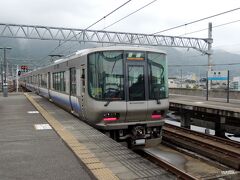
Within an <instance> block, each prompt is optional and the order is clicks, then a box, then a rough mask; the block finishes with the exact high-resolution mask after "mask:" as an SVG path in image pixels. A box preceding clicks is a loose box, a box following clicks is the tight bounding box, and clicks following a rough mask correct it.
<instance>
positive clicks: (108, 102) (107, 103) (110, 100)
mask: <svg viewBox="0 0 240 180" xmlns="http://www.w3.org/2000/svg"><path fill="white" fill-rule="evenodd" d="M110 102H112V99H109V100H108V101H107V102H106V104H104V106H105V107H106V106H108V105H109V104H110Z"/></svg>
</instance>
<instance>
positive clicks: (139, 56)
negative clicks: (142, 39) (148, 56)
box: [127, 52, 145, 61]
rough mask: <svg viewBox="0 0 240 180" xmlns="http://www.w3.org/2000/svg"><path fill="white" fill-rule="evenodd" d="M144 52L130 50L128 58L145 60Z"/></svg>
mask: <svg viewBox="0 0 240 180" xmlns="http://www.w3.org/2000/svg"><path fill="white" fill-rule="evenodd" d="M144 56H145V54H144V52H128V53H127V60H129V61H144Z"/></svg>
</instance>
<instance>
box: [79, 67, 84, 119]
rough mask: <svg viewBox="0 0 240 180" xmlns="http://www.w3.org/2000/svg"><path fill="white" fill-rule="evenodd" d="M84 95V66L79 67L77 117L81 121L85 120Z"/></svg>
mask: <svg viewBox="0 0 240 180" xmlns="http://www.w3.org/2000/svg"><path fill="white" fill-rule="evenodd" d="M85 94H86V69H85V64H83V65H81V67H80V102H79V103H80V109H81V110H80V113H79V116H80V118H81V119H83V120H84V119H85V112H86V110H85V108H86V107H85V106H86V99H85Z"/></svg>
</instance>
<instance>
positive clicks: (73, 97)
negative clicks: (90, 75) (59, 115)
mask: <svg viewBox="0 0 240 180" xmlns="http://www.w3.org/2000/svg"><path fill="white" fill-rule="evenodd" d="M69 72H70V74H69V92H70V96H69V100H70V105H71V111H72V112H73V113H76V114H78V113H79V111H80V108H79V102H78V98H77V79H76V68H75V67H73V68H70V70H69Z"/></svg>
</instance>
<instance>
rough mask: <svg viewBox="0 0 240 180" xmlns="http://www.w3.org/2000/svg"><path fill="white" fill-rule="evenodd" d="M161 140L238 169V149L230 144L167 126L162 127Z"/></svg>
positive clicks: (239, 162)
mask: <svg viewBox="0 0 240 180" xmlns="http://www.w3.org/2000/svg"><path fill="white" fill-rule="evenodd" d="M163 131H164V132H163V140H164V141H166V142H171V143H173V144H177V145H179V146H182V147H183V148H186V149H190V150H192V151H195V152H197V153H200V154H202V155H204V156H206V157H208V158H211V159H214V160H217V161H219V162H221V163H223V164H226V165H228V166H231V167H233V168H235V169H240V149H239V148H236V147H232V148H231V146H230V145H225V144H221V143H219V142H217V143H216V142H215V141H214V140H209V139H207V138H206V140H204V138H203V137H199V136H196V135H194V134H191V133H189V131H190V130H188V132H186V130H183V131H181V130H180V129H178V130H176V129H175V127H174V128H173V129H171V128H169V127H164V130H163Z"/></svg>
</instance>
